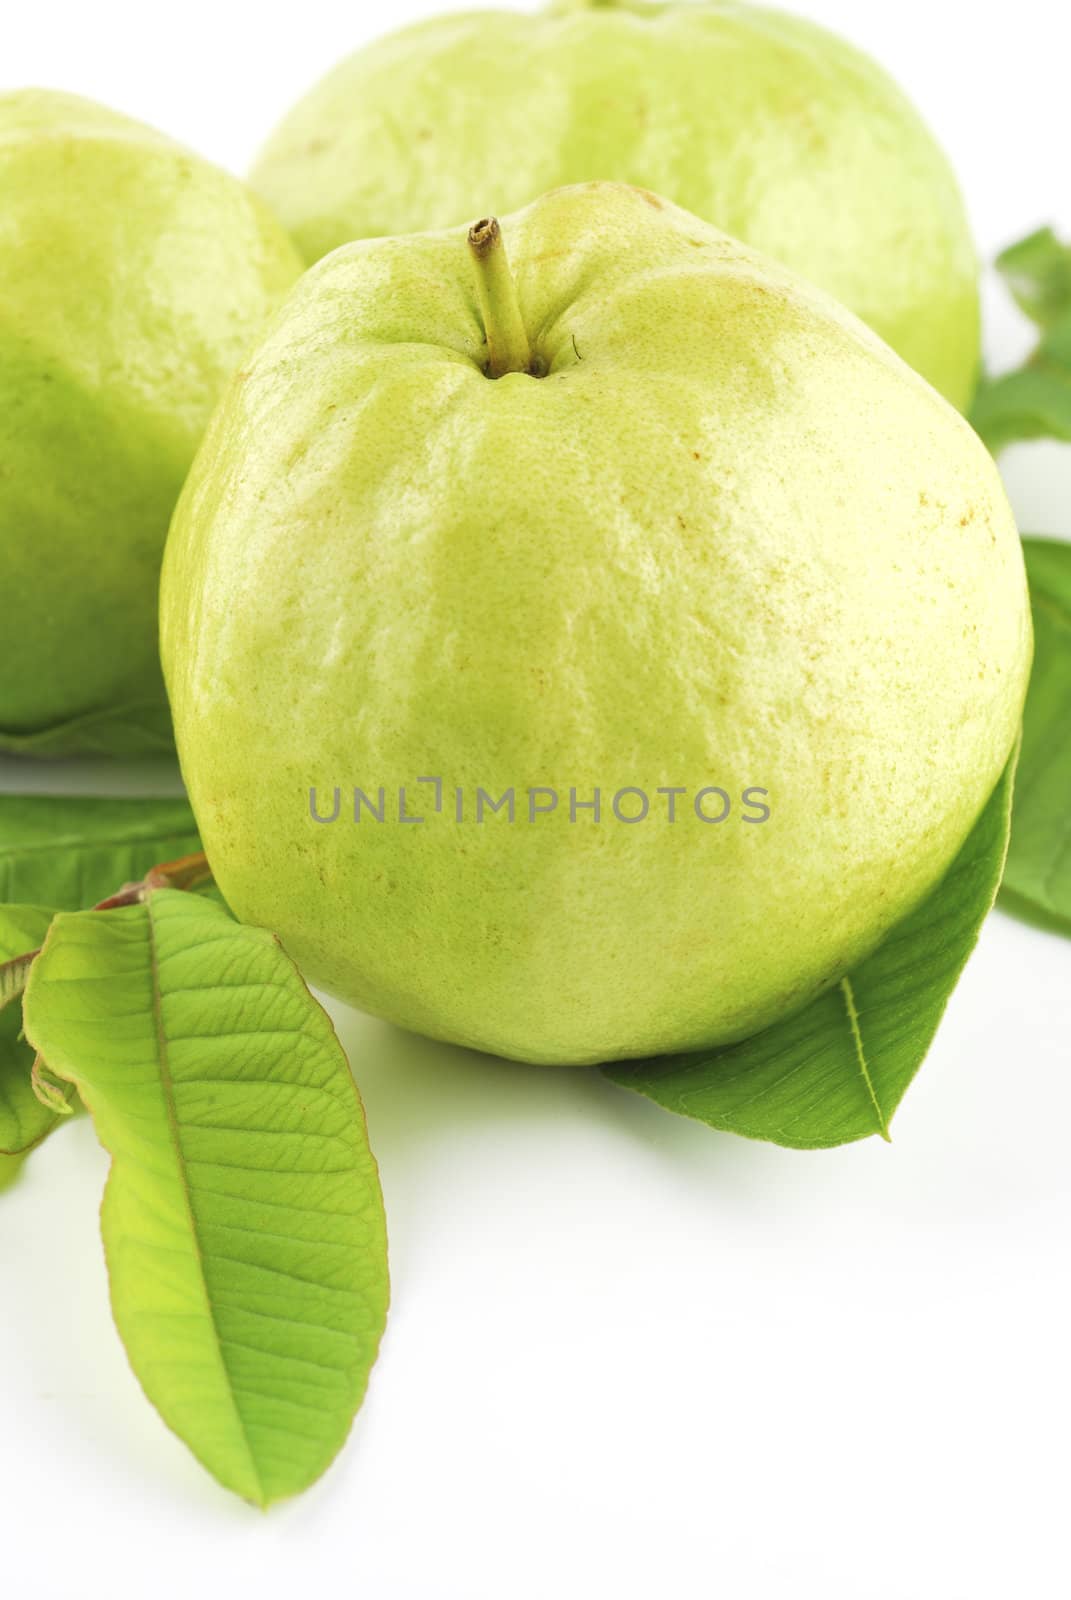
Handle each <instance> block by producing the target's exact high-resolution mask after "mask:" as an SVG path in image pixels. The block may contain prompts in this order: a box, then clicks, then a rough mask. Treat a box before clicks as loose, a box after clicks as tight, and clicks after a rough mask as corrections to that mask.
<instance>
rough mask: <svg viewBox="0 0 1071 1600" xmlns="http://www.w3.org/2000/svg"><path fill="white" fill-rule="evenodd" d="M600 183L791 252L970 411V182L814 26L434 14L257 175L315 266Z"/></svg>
mask: <svg viewBox="0 0 1071 1600" xmlns="http://www.w3.org/2000/svg"><path fill="white" fill-rule="evenodd" d="M591 178H610V179H616V180H619V181H621V182H626V183H632V184H638V185H641V186H642V187H645V188H648V189H653V190H655V191H656V192H657V193H658V194H663V195H666V196H667V197H668V198H669V199H671V200H673V201H675V202H676V203H677V204H678V205H681V206H685V207H687V209H688V210H689V211H694V212H695V213H696V215H697V216H700V217H705V218H706V219H707V220H708V221H710V222H713V223H715V224H716V225H717V226H718V227H719V228H723V229H724V230H725V232H726V233H730V234H732V235H734V237H736V238H739V239H744V240H746V241H747V242H748V243H749V244H751V245H753V246H754V247H755V248H756V249H758V250H762V251H764V252H765V253H766V254H768V255H771V256H774V257H776V258H777V259H778V260H781V261H784V262H785V263H786V264H787V265H788V266H790V267H792V268H793V269H794V270H795V271H797V272H800V273H802V274H803V276H804V277H807V278H810V279H811V280H812V282H814V283H817V284H819V285H820V286H821V287H822V288H823V289H826V290H827V291H828V292H829V293H830V294H833V295H835V296H836V298H837V299H838V300H841V301H842V302H843V303H844V304H845V305H846V306H848V307H849V308H850V309H851V310H852V311H854V312H855V313H856V315H857V316H860V317H862V318H863V320H864V321H865V322H868V323H869V324H870V326H871V327H872V328H874V329H875V330H876V331H877V332H878V333H879V334H880V335H881V336H882V338H884V339H885V340H886V341H887V343H889V344H891V345H892V347H893V349H894V350H896V351H897V352H898V354H899V355H901V356H903V358H904V359H905V360H906V361H907V362H909V363H910V365H911V366H913V367H915V368H916V369H917V370H918V371H919V372H921V373H922V374H923V376H924V377H926V378H928V379H929V381H930V382H931V383H932V384H933V385H934V386H935V387H936V388H937V389H939V390H940V391H941V392H942V393H943V394H944V395H945V396H946V398H947V399H949V400H951V401H952V403H953V405H955V406H957V407H958V408H959V409H960V410H961V411H965V410H966V409H967V407H968V405H969V403H970V400H971V398H972V395H973V393H974V388H975V383H976V380H977V375H978V366H979V311H978V269H977V261H976V256H975V251H974V246H973V244H972V242H971V236H970V230H969V227H968V223H967V219H966V216H965V213H964V209H963V202H962V200H961V198H960V194H959V191H958V188H957V185H956V181H955V178H954V176H953V174H952V171H951V169H950V167H949V165H948V162H947V161H946V159H945V157H944V155H943V154H942V152H941V151H940V149H939V148H938V146H937V145H936V143H935V142H934V140H933V137H932V136H931V134H930V133H929V131H928V130H927V128H926V127H925V125H924V124H923V123H922V121H921V120H920V118H919V116H918V114H917V113H916V111H915V110H914V108H913V107H912V106H911V104H910V103H909V102H908V100H907V99H906V98H905V97H904V95H903V94H902V93H901V91H900V90H899V89H898V88H897V86H896V85H895V84H894V83H893V82H892V80H891V79H890V78H889V77H888V76H887V75H886V74H885V73H884V72H883V71H882V70H881V69H880V68H879V67H877V66H876V65H875V64H874V62H872V61H871V60H869V59H868V58H867V57H866V56H864V55H862V54H861V53H860V52H859V51H857V50H856V49H854V48H853V47H852V46H850V45H848V44H847V43H845V42H844V41H842V40H840V39H838V38H836V37H835V36H834V35H832V34H830V33H827V32H825V31H824V30H823V29H820V28H817V27H815V26H813V25H812V24H810V23H808V22H805V21H803V20H801V19H800V18H799V17H793V16H787V15H785V14H783V13H781V12H778V11H773V10H767V9H765V8H761V7H758V6H752V5H746V4H740V3H738V0H705V3H701V4H667V5H661V4H653V5H643V4H634V5H624V4H613V3H611V4H604V5H590V4H589V5H587V6H585V5H583V4H580V5H572V6H570V5H565V6H562V7H560V8H559V9H558V10H557V11H555V10H553V9H552V10H551V11H548V12H544V13H542V14H540V15H535V16H520V15H516V14H514V13H511V12H507V11H490V12H479V13H473V14H469V15H461V16H452V17H441V18H436V19H434V20H433V21H430V22H423V23H418V24H417V25H416V26H413V27H409V28H406V29H404V30H403V31H401V32H399V33H396V34H393V35H391V36H389V37H387V38H385V39H383V40H381V41H379V42H377V43H375V44H372V45H371V46H369V47H368V48H366V49H364V50H361V51H359V52H358V53H357V54H355V55H353V56H351V57H350V58H349V59H348V60H346V61H344V62H343V63H342V64H341V65H340V66H338V67H337V68H336V69H335V70H334V71H333V72H332V73H330V74H329V75H328V76H327V77H326V78H325V79H324V80H323V81H322V82H321V83H320V84H319V85H318V86H317V87H315V88H314V89H313V90H312V91H311V92H310V93H309V94H308V95H307V96H306V97H305V98H304V99H303V100H301V101H300V102H299V103H298V105H297V106H296V107H295V108H294V109H293V110H292V111H291V112H290V113H289V115H288V116H287V117H286V118H285V120H284V121H283V122H282V124H281V125H280V126H279V128H278V129H277V131H276V132H275V133H274V135H273V136H272V138H271V139H270V141H269V143H268V145H267V147H266V148H265V150H264V152H263V154H262V156H261V158H260V160H259V162H258V164H257V166H256V167H255V169H254V172H253V174H252V179H251V181H252V183H253V185H254V187H255V188H256V189H258V190H259V191H260V192H261V193H262V194H263V195H264V196H265V197H266V199H267V200H268V201H269V202H270V204H271V205H272V206H273V207H274V208H275V209H276V211H277V212H278V214H279V216H280V217H282V219H283V221H284V222H285V223H286V225H287V227H288V228H289V229H290V231H291V233H292V234H293V236H294V238H295V239H296V240H297V242H298V246H299V248H300V249H301V250H302V252H303V254H304V255H305V258H306V260H308V261H310V262H311V261H315V260H318V259H319V258H320V257H321V256H323V255H325V254H326V253H327V251H329V250H333V249H334V248H335V247H336V245H340V244H343V243H344V242H345V241H347V240H350V239H358V238H367V237H372V236H375V235H381V234H391V233H411V232H417V231H419V230H421V229H425V228H446V227H452V226H455V225H458V224H460V223H463V222H465V223H467V222H471V221H472V220H473V219H474V218H475V217H478V216H480V215H482V214H483V212H484V211H488V210H490V211H497V212H498V214H499V215H500V216H501V215H502V214H503V213H504V212H507V211H513V210H516V209H517V208H518V207H520V206H523V205H527V204H528V202H529V201H531V200H534V199H535V198H536V196H537V195H540V194H542V193H544V191H546V190H548V189H552V188H554V187H555V186H557V185H560V184H571V183H577V182H581V181H583V180H585V179H591Z"/></svg>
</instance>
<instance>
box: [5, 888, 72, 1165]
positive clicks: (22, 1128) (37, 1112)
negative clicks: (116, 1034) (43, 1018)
mask: <svg viewBox="0 0 1071 1600" xmlns="http://www.w3.org/2000/svg"><path fill="white" fill-rule="evenodd" d="M51 921H52V912H51V911H49V910H47V909H46V908H45V907H43V906H0V963H7V962H10V961H13V960H14V959H15V958H16V957H18V956H21V955H25V954H26V952H27V951H30V950H37V949H39V948H40V946H41V945H42V944H43V943H44V941H45V935H46V934H47V932H48V926H49V923H50V922H51ZM25 982H26V969H25V968H15V969H7V970H6V972H5V967H4V966H3V965H0V1156H17V1155H22V1154H24V1153H25V1152H26V1151H27V1150H31V1149H32V1148H33V1146H34V1145H36V1144H40V1142H41V1140H42V1139H44V1138H45V1137H46V1135H48V1134H49V1133H51V1132H52V1129H53V1128H54V1127H55V1126H56V1124H57V1122H58V1120H59V1119H58V1117H57V1116H56V1114H55V1112H53V1111H49V1110H46V1108H45V1107H44V1106H43V1105H42V1104H41V1102H40V1101H39V1100H38V1098H37V1096H36V1095H35V1094H34V1092H33V1087H32V1085H31V1082H30V1075H31V1073H32V1071H33V1051H32V1050H31V1049H30V1046H29V1045H28V1044H26V1043H25V1041H24V1040H23V1039H21V1038H20V1037H19V1036H20V1033H21V1031H22V1007H21V1005H20V1004H19V998H20V996H21V993H22V990H23V988H24V987H25Z"/></svg>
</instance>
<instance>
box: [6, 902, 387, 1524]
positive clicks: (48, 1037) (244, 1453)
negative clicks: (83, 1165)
mask: <svg viewBox="0 0 1071 1600" xmlns="http://www.w3.org/2000/svg"><path fill="white" fill-rule="evenodd" d="M25 1016H26V1031H27V1034H28V1035H29V1037H30V1039H31V1040H32V1041H33V1043H34V1045H35V1046H36V1047H37V1049H38V1050H39V1051H40V1053H41V1055H42V1056H43V1057H44V1059H45V1060H46V1061H47V1062H48V1066H49V1069H50V1071H51V1073H52V1074H53V1075H54V1076H58V1077H61V1078H64V1079H66V1080H68V1081H69V1082H71V1083H73V1084H74V1085H75V1087H76V1088H77V1089H78V1092H79V1094H80V1095H81V1096H82V1099H83V1100H84V1101H85V1103H86V1105H87V1107H88V1109H89V1111H90V1113H91V1114H92V1116H93V1118H94V1122H95V1124H96V1129H97V1133H98V1136H99V1138H100V1140H101V1143H102V1144H103V1145H104V1146H105V1148H106V1149H107V1150H108V1152H109V1153H110V1155H111V1157H112V1166H111V1172H110V1175H109V1178H108V1185H107V1190H106V1193H105V1198H104V1205H103V1207H102V1211H101V1221H102V1229H103V1233H104V1243H105V1250H106V1254H107V1258H108V1266H109V1271H110V1276H111V1295H112V1308H113V1311H114V1314H115V1319H116V1322H117V1324H118V1327H119V1331H120V1333H121V1334H122V1337H123V1340H124V1342H125V1344H126V1348H127V1352H128V1354H129V1356H130V1360H131V1364H132V1366H133V1368H134V1371H135V1372H136V1373H137V1376H138V1378H139V1379H140V1381H141V1383H142V1386H143V1387H144V1389H145V1392H146V1394H147V1395H148V1396H149V1398H150V1400H151V1401H152V1402H153V1404H154V1405H155V1406H156V1407H157V1408H158V1409H159V1411H160V1413H161V1415H162V1416H163V1418H164V1420H165V1421H166V1422H167V1423H168V1424H169V1425H170V1427H172V1428H173V1429H174V1430H175V1432H176V1433H177V1434H178V1435H179V1436H180V1437H181V1438H182V1439H183V1440H185V1442H186V1443H187V1444H188V1445H189V1447H190V1449H191V1450H192V1451H193V1452H194V1454H195V1455H196V1456H197V1457H198V1458H199V1459H200V1460H201V1461H202V1462H203V1463H204V1465H205V1466H206V1467H207V1468H208V1470H209V1471H210V1472H212V1473H214V1474H215V1476H216V1477H217V1478H218V1479H219V1481H220V1482H221V1483H222V1484H224V1485H225V1486H226V1487H227V1488H229V1489H233V1490H234V1491H235V1492H236V1493H238V1494H240V1495H243V1496H244V1497H245V1498H246V1499H248V1500H251V1501H253V1502H254V1503H256V1504H258V1505H267V1504H269V1503H270V1502H272V1501H274V1500H278V1499H280V1498H281V1497H283V1496H286V1495H291V1494H295V1493H297V1492H298V1491H299V1490H301V1489H303V1488H305V1487H306V1486H307V1485H308V1484H309V1483H311V1482H312V1481H313V1480H314V1479H315V1478H316V1477H318V1476H319V1474H320V1473H321V1472H323V1470H324V1469H325V1468H326V1467H327V1465H328V1464H329V1463H330V1461H331V1460H332V1458H333V1457H334V1455H335V1453H336V1452H337V1451H338V1449H339V1448H340V1447H341V1445H342V1443H343V1441H344V1440H345V1437H346V1434H347V1432H348V1431H349V1427H350V1424H351V1421H352V1418H353V1415H354V1413H355V1411H356V1410H357V1407H358V1405H359V1404H360V1401H361V1398H362V1395H363V1393H364V1389H365V1386H366V1383H367V1379H368V1373H369V1370H370V1368H371V1366H372V1363H373V1361H374V1359H375V1355H376V1350H377V1347H378V1344H379V1339H380V1335H381V1332H382V1329H383V1324H384V1319H385V1316H386V1306H387V1268H386V1233H385V1224H384V1219H383V1209H382V1199H381V1196H380V1190H379V1180H378V1176H377V1173H376V1167H375V1162H374V1160H373V1158H372V1155H371V1152H370V1151H369V1148H368V1143H367V1137H366V1132H365V1124H364V1113H363V1111H362V1109H361V1104H360V1100H359V1099H358V1096H357V1091H356V1088H355V1086H354V1083H353V1079H352V1078H351V1076H350V1073H349V1068H348V1066H347V1064H346V1058H345V1056H344V1055H343V1053H342V1049H341V1047H340V1045H339V1043H338V1040H337V1039H336V1037H335V1034H334V1031H333V1029H332V1027H331V1023H330V1020H329V1019H328V1017H327V1015H326V1013H325V1012H324V1011H323V1010H322V1009H321V1007H320V1006H318V1005H317V1004H316V1002H315V1001H314V1000H313V998H312V996H311V995H310V994H309V992H308V990H307V989H306V987H305V985H304V983H303V982H302V980H301V978H300V977H299V975H298V973H297V970H296V969H295V967H294V965H293V963H292V962H291V961H290V959H289V958H288V957H287V956H286V955H285V953H284V952H283V950H282V949H281V947H280V945H279V943H278V941H277V940H276V939H274V938H273V937H272V935H271V934H268V933H265V932H263V931H262V930H260V929H257V928H250V927H244V926H242V925H241V924H240V923H236V922H234V921H233V920H232V918H231V917H230V916H229V915H228V914H227V912H226V911H224V910H222V909H221V908H220V907H219V906H217V905H215V904H214V903H213V902H212V901H209V900H204V899H200V898H198V897H197V896H196V895H192V894H187V893H184V892H182V891H179V890H159V891H155V892H153V893H152V894H150V895H149V897H148V899H147V900H146V901H145V902H144V903H143V904H139V905H132V906H128V907H125V908H123V909H121V910H114V911H90V912H81V913H76V914H69V915H62V916H59V917H57V918H56V920H55V921H54V923H53V924H52V928H51V930H50V932H49V935H48V938H47V941H46V943H45V947H44V950H43V952H42V954H41V955H40V956H39V957H38V959H37V961H36V962H35V963H34V966H33V969H32V971H31V974H30V981H29V984H28V986H27V990H26V997H25Z"/></svg>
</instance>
